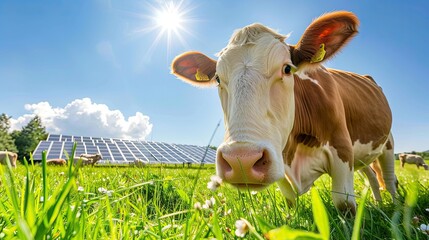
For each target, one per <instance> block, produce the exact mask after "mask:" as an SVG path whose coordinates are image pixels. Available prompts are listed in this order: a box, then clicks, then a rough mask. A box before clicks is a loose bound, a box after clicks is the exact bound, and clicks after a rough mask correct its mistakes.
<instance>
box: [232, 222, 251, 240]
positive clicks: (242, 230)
mask: <svg viewBox="0 0 429 240" xmlns="http://www.w3.org/2000/svg"><path fill="white" fill-rule="evenodd" d="M235 227H236V228H237V229H236V230H235V235H236V236H237V237H244V236H245V235H246V233H247V232H248V231H249V224H248V222H247V221H246V220H245V219H243V218H242V219H240V220H237V221H236V222H235Z"/></svg>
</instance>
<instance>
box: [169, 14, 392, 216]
mask: <svg viewBox="0 0 429 240" xmlns="http://www.w3.org/2000/svg"><path fill="white" fill-rule="evenodd" d="M358 25H359V20H358V18H357V17H356V16H355V15H354V14H353V13H351V12H347V11H338V12H331V13H326V14H324V15H322V16H320V17H319V18H317V19H315V20H314V21H313V22H312V23H311V24H310V25H309V26H308V27H307V29H306V30H305V32H304V33H303V35H302V37H301V39H300V40H299V41H298V43H297V44H295V45H289V44H287V43H286V42H285V39H286V38H287V36H284V35H281V34H279V33H277V32H276V31H274V30H272V29H271V28H268V27H266V26H264V25H262V24H259V23H255V24H251V25H248V26H246V27H244V28H241V29H238V30H236V31H235V33H234V34H233V35H232V37H231V38H230V40H229V42H228V45H227V46H226V47H225V48H223V49H222V50H221V51H220V52H219V53H218V54H217V57H218V59H217V60H214V59H213V58H210V57H208V56H206V55H204V54H203V53H201V52H196V51H190V52H185V53H183V54H180V55H179V56H176V58H175V59H174V60H173V62H172V65H171V71H172V74H174V75H176V76H177V77H178V78H179V79H181V80H183V81H184V82H187V83H190V84H191V85H193V86H197V87H209V86H217V88H218V93H219V97H220V102H221V105H222V109H223V113H224V123H225V136H224V140H223V142H222V143H221V144H220V146H219V147H218V149H217V154H216V172H217V175H218V176H219V177H220V178H222V179H223V181H225V182H227V183H229V184H231V185H233V186H235V187H238V188H245V189H247V188H248V189H252V190H261V189H264V188H266V187H267V186H269V185H271V184H272V183H275V182H276V183H277V184H278V186H279V188H280V190H281V192H282V193H283V195H284V196H285V197H286V199H287V200H288V202H290V203H292V204H294V203H295V201H296V198H297V197H298V196H299V195H301V194H303V193H305V192H307V191H308V190H309V189H310V187H311V186H312V185H313V183H314V181H315V180H316V179H317V178H319V177H320V176H321V175H322V174H324V173H327V174H329V175H330V176H331V178H332V199H333V202H334V205H335V206H336V207H337V209H339V210H341V211H342V212H345V213H349V212H350V213H352V214H353V213H355V211H356V201H355V195H354V183H353V176H354V171H355V170H359V169H362V171H363V172H364V173H365V174H366V175H367V177H368V179H369V180H370V181H371V188H372V190H373V194H374V197H376V198H379V199H377V200H381V195H380V193H379V187H378V186H379V185H380V184H381V183H378V182H374V181H376V179H377V177H376V173H377V172H375V171H374V170H373V169H372V168H371V167H370V164H371V163H372V162H374V161H375V160H377V162H378V163H379V165H380V167H381V171H382V178H383V180H384V183H383V184H385V185H386V188H387V190H388V191H389V193H390V194H391V196H392V198H395V195H396V181H397V179H396V176H395V172H394V154H393V137H392V135H391V125H392V113H391V110H390V107H389V104H388V102H387V99H386V97H385V96H384V94H383V92H382V89H381V87H379V86H378V85H377V84H376V82H375V81H374V79H373V78H372V77H371V76H368V75H359V74H356V73H353V72H347V71H342V70H336V69H330V68H326V67H324V66H323V65H322V63H324V62H325V61H326V60H328V59H330V58H332V57H333V56H334V55H335V54H336V53H338V52H339V50H340V49H341V48H342V47H343V46H344V45H345V44H346V43H348V42H349V41H350V40H351V39H352V37H353V36H355V35H356V33H357V28H358ZM362 64H363V63H362Z"/></svg>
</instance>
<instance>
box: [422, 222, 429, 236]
mask: <svg viewBox="0 0 429 240" xmlns="http://www.w3.org/2000/svg"><path fill="white" fill-rule="evenodd" d="M420 230H422V231H423V232H425V233H427V234H429V225H426V224H421V225H420Z"/></svg>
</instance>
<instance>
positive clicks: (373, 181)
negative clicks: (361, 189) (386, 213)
mask: <svg viewBox="0 0 429 240" xmlns="http://www.w3.org/2000/svg"><path fill="white" fill-rule="evenodd" d="M360 171H361V172H363V173H365V175H366V177H367V178H368V181H369V185H370V186H371V189H372V195H373V197H374V199H375V200H376V201H379V202H381V201H382V199H381V194H380V184H379V182H378V179H377V176H376V173H375V171H374V170H373V169H372V168H371V167H369V166H368V167H364V168H362V169H361V170H360Z"/></svg>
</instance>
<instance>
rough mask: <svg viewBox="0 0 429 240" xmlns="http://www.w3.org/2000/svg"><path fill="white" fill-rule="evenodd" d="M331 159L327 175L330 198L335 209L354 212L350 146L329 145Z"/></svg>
mask: <svg viewBox="0 0 429 240" xmlns="http://www.w3.org/2000/svg"><path fill="white" fill-rule="evenodd" d="M331 152H332V159H331V161H330V171H329V175H330V176H331V178H332V200H333V202H334V205H335V207H336V208H337V209H339V210H340V211H343V212H347V211H348V210H349V211H351V212H352V214H355V213H356V201H355V196H354V186H353V183H354V180H353V176H354V167H353V164H352V163H350V162H349V161H353V160H352V159H353V156H352V155H353V154H352V148H351V145H350V146H343V147H342V148H338V147H331Z"/></svg>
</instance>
